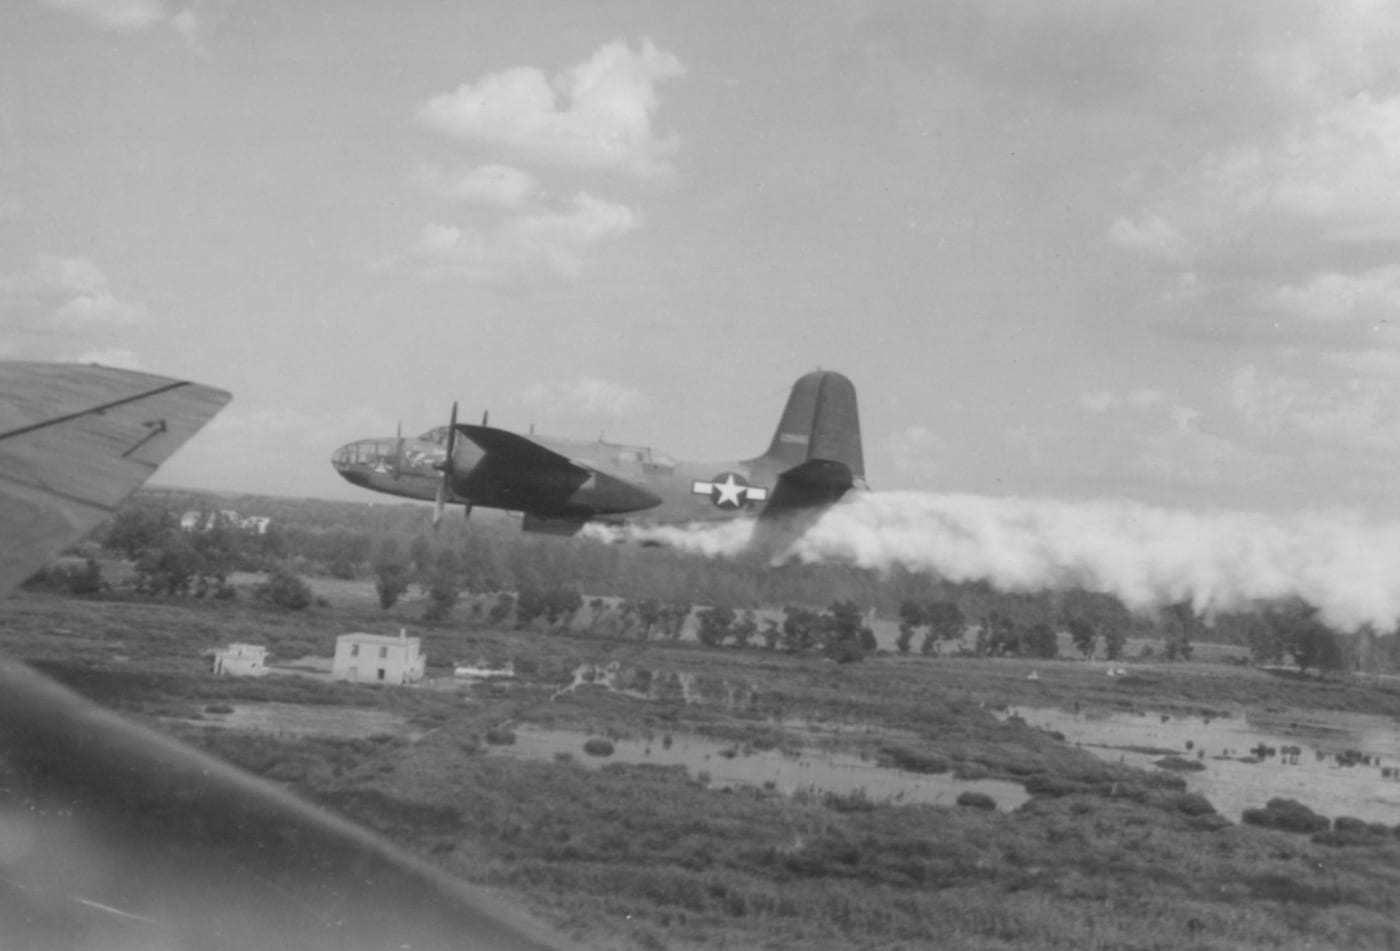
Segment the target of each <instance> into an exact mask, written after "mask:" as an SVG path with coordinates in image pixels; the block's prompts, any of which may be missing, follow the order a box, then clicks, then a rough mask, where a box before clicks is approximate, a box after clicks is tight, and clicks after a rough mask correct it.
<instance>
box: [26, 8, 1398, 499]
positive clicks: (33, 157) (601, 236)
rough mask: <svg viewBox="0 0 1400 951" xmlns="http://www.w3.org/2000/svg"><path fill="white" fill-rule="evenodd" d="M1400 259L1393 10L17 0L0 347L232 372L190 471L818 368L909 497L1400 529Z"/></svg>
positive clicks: (642, 436)
mask: <svg viewBox="0 0 1400 951" xmlns="http://www.w3.org/2000/svg"><path fill="white" fill-rule="evenodd" d="M756 11H757V12H756ZM1398 249H1400V7H1397V6H1396V5H1394V4H1389V3H1382V2H1374V3H1370V2H1336V3H1328V4H1320V3H1314V2H1306V3H1304V2H1288V0H1268V2H1263V0H1254V2H1246V0H1229V2H1211V3H1190V4H1180V3H1145V2H1132V0H1112V2H1109V0H1103V2H1088V0H1065V2H1058V3H1054V4H1046V3H1041V2H1034V0H1025V2H1006V0H1001V2H997V0H944V2H940V3H937V4H930V3H914V2H909V3H874V2H845V3H838V2H833V3H812V2H790V3H776V2H775V3H765V4H762V5H754V4H750V3H724V2H714V3H704V4H697V3H671V4H658V3H607V2H604V3H590V4H575V3H563V2H559V3H552V2H544V0H541V2H528V3H522V2H518V0H508V2H492V0H476V2H473V3H462V4H443V3H436V2H426V0H424V2H404V3H392V4H391V3H377V2H373V3H372V2H368V0H366V2H356V0H336V2H330V0H323V2H303V3H292V4H289V3H285V2H282V0H194V2H193V3H188V4H187V3H185V2H183V0H17V2H12V3H5V4H3V5H0V358H5V359H69V360H96V361H100V362H104V363H110V364H116V365H123V366H133V367H139V368H141V369H146V370H150V371H153V372H160V373H166V374H171V375H178V376H185V377H190V378H193V379H197V380H200V381H202V382H208V383H213V384H217V385H220V386H224V387H226V388H228V389H230V390H232V391H233V392H234V394H235V402H234V403H233V404H232V406H231V407H230V408H229V409H228V410H227V411H225V413H224V414H223V416H222V417H221V418H220V419H219V420H217V421H216V422H215V423H214V424H213V425H212V426H211V427H210V428H209V429H208V430H206V432H205V433H203V434H201V435H200V436H199V437H198V438H197V439H196V440H195V441H194V442H192V443H191V444H190V445H189V446H188V447H187V449H186V450H185V451H183V452H182V453H181V454H180V455H179V456H177V457H176V459H175V460H173V461H172V463H171V464H170V466H169V467H168V469H167V470H166V471H165V472H163V474H162V477H163V480H164V481H166V482H169V483H175V484H181V485H190V486H200V487H210V488H220V489H234V490H245V491H254V492H273V493H291V494H305V495H313V496H323V497H339V498H364V495H363V493H360V492H357V491H356V490H354V489H353V488H351V487H350V486H348V485H345V484H344V483H341V482H340V481H339V480H338V478H337V477H336V476H335V474H334V472H333V471H332V469H331V468H330V466H329V464H328V461H327V460H328V457H329V454H330V452H331V451H332V449H333V448H334V447H335V446H337V445H339V444H340V443H342V442H345V441H348V440H350V439H352V438H356V437H360V436H369V435H382V434H388V433H392V432H393V429H394V426H395V424H396V422H397V421H398V420H399V419H402V420H403V422H404V426H405V428H406V429H407V430H408V431H410V432H417V431H421V430H424V429H427V428H429V427H430V426H433V425H437V424H440V423H442V422H445V420H446V415H447V412H448V408H449V406H450V404H451V401H452V400H454V399H457V400H460V401H461V402H462V406H463V411H464V413H465V414H466V415H468V416H471V415H474V414H476V413H477V412H479V411H480V410H482V409H486V408H489V409H490V410H491V414H492V420H493V422H496V423H499V424H501V425H506V426H514V427H520V428H524V427H526V426H528V425H530V424H532V423H533V424H536V425H537V426H538V428H539V430H540V431H541V432H549V433H555V434H558V435H571V436H580V437H593V436H597V435H599V434H604V435H606V436H607V437H608V438H610V439H615V440H625V441H635V442H641V443H648V444H652V445H656V446H659V447H661V448H663V449H665V450H667V451H669V452H670V453H672V454H674V455H677V456H680V457H683V458H694V459H704V458H732V457H735V456H745V455H751V454H754V453H756V452H758V451H760V450H761V449H762V448H763V446H764V445H766V443H767V440H768V438H769V435H770V434H771V430H772V427H773V425H774V423H775V422H776V419H777V415H778V413H779V411H780V409H781V406H782V402H783V400H784V398H785V395H786V391H787V388H788V386H789V385H790V384H791V382H792V380H793V379H794V378H795V377H796V376H798V375H799V374H801V373H804V372H806V371H808V370H811V369H813V368H815V367H817V366H822V367H827V368H833V369H839V370H841V371H843V372H845V373H846V374H847V375H848V376H850V377H851V378H852V379H853V380H854V381H855V383H856V385H857V387H858V389H859V391H860V396H861V403H862V406H861V408H862V413H863V421H864V429H865V440H866V448H867V460H868V470H869V471H868V476H869V480H870V482H871V484H872V485H873V486H874V487H876V488H882V489H895V488H903V489H924V490H938V491H944V490H946V491H958V492H971V493H980V494H986V495H992V496H998V495H1012V494H1016V495H1029V496H1038V497H1053V498H1067V499H1089V498H1101V497H1115V498H1123V499H1130V500H1138V501H1143V502H1148V503H1153V504H1158V505H1168V506H1175V507H1180V508H1184V509H1199V508H1236V509H1238V508H1247V509H1255V510H1261V511H1265V512H1291V511H1295V510H1298V509H1313V508H1322V509H1333V508H1345V509H1349V510H1354V511H1356V512H1359V513H1362V514H1363V515H1364V516H1365V517H1367V518H1385V519H1392V518H1396V517H1400V480H1397V479H1396V477H1395V476H1394V475H1393V474H1392V473H1393V472H1394V470H1396V468H1397V463H1400V256H1397V250H1398Z"/></svg>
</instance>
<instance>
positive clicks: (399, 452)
mask: <svg viewBox="0 0 1400 951" xmlns="http://www.w3.org/2000/svg"><path fill="white" fill-rule="evenodd" d="M402 473H403V420H399V429H398V435H397V436H396V437H395V439H394V468H393V470H392V472H391V474H392V475H393V477H394V478H395V479H396V480H397V479H398V477H399V476H400V475H401V474H402Z"/></svg>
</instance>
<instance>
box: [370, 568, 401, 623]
mask: <svg viewBox="0 0 1400 951" xmlns="http://www.w3.org/2000/svg"><path fill="white" fill-rule="evenodd" d="M408 581H409V573H408V566H407V565H404V564H400V563H398V562H392V561H381V562H379V563H378V564H377V565H375V566H374V589H375V591H377V592H378V593H379V606H380V607H381V608H383V609H384V610H386V611H387V610H388V609H389V608H392V607H393V606H394V604H395V603H397V601H398V600H399V598H400V597H401V596H402V595H403V594H404V592H406V591H407V590H408Z"/></svg>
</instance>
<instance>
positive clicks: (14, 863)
mask: <svg viewBox="0 0 1400 951" xmlns="http://www.w3.org/2000/svg"><path fill="white" fill-rule="evenodd" d="M228 400H229V395H228V394H227V393H224V392H222V391H220V390H215V389H211V388H209V387H205V386H198V385H196V384H193V383H184V382H181V381H178V380H170V379H166V378H163V377H156V376H150V375H148V374H144V373H132V372H128V371H124V370H112V369H107V368H103V367H86V366H67V365H60V364H54V365H44V364H25V363H0V594H3V593H4V592H6V591H8V590H9V589H11V588H12V587H13V586H14V585H15V584H17V583H18V582H19V581H21V580H23V579H24V577H26V576H27V575H28V574H29V573H30V572H32V571H33V570H34V569H35V568H37V567H39V566H40V565H42V564H43V563H44V562H45V561H46V560H47V559H48V558H50V557H52V556H53V555H54V554H55V553H57V552H58V551H60V550H61V549H62V548H63V546H64V545H66V544H69V543H70V542H72V541H73V540H75V539H77V538H78V537H80V536H81V535H82V534H83V533H84V532H85V531H87V530H89V529H90V528H91V527H92V526H93V525H95V524H96V523H97V522H98V521H100V520H101V519H102V518H104V517H105V516H106V515H107V514H109V513H110V512H111V511H112V509H114V508H115V507H116V506H117V505H118V504H119V503H120V502H121V500H122V499H123V498H125V497H126V496H127V495H128V494H130V493H131V492H132V491H133V490H134V489H135V488H136V487H137V486H139V485H140V484H141V483H142V482H143V481H145V479H146V478H147V477H148V476H149V475H150V474H151V473H152V472H154V471H155V468H156V466H157V465H158V464H159V463H160V462H162V461H163V460H164V459H166V458H167V457H168V456H169V455H170V454H171V453H173V452H174V451H175V449H176V448H178V447H179V446H180V444H181V443H183V442H184V441H185V440H187V439H188V438H189V437H190V436H191V435H193V434H194V433H195V431H196V430H198V429H199V428H200V427H201V426H202V425H204V423H205V422H207V421H208V420H209V418H210V417H212V416H213V415H214V414H215V413H216V412H218V411H219V409H220V408H221V407H222V406H224V404H225V403H227V402H228ZM0 945H3V947H5V948H9V947H11V946H13V947H17V948H18V947H24V948H53V949H58V948H64V949H74V951H77V949H86V948H114V949H116V948H121V949H135V948H158V949H171V951H174V949H179V951H266V949H270V948H298V949H305V951H392V949H402V948H409V947H411V948H414V949H423V951H427V949H435V951H437V949H441V951H449V949H460V948H471V949H481V951H488V949H489V951H507V949H508V951H546V949H558V948H566V947H572V946H573V945H572V943H570V942H568V941H567V940H566V939H565V938H564V937H563V936H561V935H558V934H556V933H554V932H553V931H552V930H550V929H548V928H546V927H544V926H542V925H540V924H539V923H538V922H536V921H535V920H534V919H532V918H530V917H529V916H528V915H525V914H522V913H521V912H519V911H518V910H517V909H516V908H515V907H514V906H513V905H511V904H509V903H508V902H506V901H503V900H502V899H500V898H498V897H497V896H496V895H494V894H493V893H491V892H488V891H486V890H484V889H481V888H477V887H473V886H470V885H467V884H465V883H462V882H458V881H456V880H455V879H452V878H449V877H448V876H447V875H445V874H444V873H442V872H441V871H439V870H438V869H436V868H434V867H433V866H431V865H429V864H428V863H427V862H424V861H422V860H420V859H417V858H414V857H412V856H410V855H407V854H405V853H404V851H403V850H402V849H399V848H397V847H396V846H393V845H391V844H390V843H388V842H386V841H385V840H384V839H383V838H381V837H379V836H377V835H374V834H372V833H369V832H367V831H365V830H363V829H361V828H359V827H357V826H355V825H353V824H352V823H350V822H348V821H345V820H343V819H339V818H337V817H336V816H334V815H332V814H330V813H328V812H326V811H325V810H323V809H320V808H318V807H316V806H313V805H310V804H308V803H305V802H303V801H301V800H299V799H297V798H296V797H295V796H293V795H291V794H289V793H288V792H286V791H285V790H283V789H282V788H280V787H278V786H276V785H273V784H272V783H269V782H266V781H264V780H261V779H258V778H256V777H254V776H251V775H249V774H248V773H245V772H243V771H242V770H239V769H236V768H235V767H233V766H230V765H228V764H226V763H222V762H220V761H218V760H216V759H214V758H212V757H210V756H207V755H205V754H203V753H200V752H197V751H196V750H194V749H191V748H190V747H189V746H186V745H185V744H182V743H180V742H178V741H176V740H174V739H171V738H169V737H166V736H162V735H160V734H158V733H156V732H155V731H153V730H151V729H148V728H146V727H143V726H140V725H137V724H134V723H130V722H127V721H126V720H124V719H122V718H121V717H118V716H116V715H114V714H111V713H109V712H107V711H105V710H102V709H100V708H98V707H97V706H96V705H94V704H93V703H92V702H90V701H88V700H85V699H84V698H82V697H80V696H78V695H77V694H76V693H74V692H73V691H71V690H69V689H67V688H65V687H61V686H59V685H58V684H56V683H54V682H53V681H52V680H50V679H48V678H47V677H45V676H43V675H42V674H40V673H38V672H36V671H35V670H34V669H33V668H31V667H29V666H27V665H25V664H23V663H20V662H18V661H15V660H11V659H9V658H5V657H0Z"/></svg>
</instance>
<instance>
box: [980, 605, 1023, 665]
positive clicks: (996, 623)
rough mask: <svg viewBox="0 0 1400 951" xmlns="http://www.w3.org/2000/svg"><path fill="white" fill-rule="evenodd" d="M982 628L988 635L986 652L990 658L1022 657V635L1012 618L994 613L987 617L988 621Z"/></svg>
mask: <svg viewBox="0 0 1400 951" xmlns="http://www.w3.org/2000/svg"><path fill="white" fill-rule="evenodd" d="M982 628H983V630H984V631H985V632H986V635H987V639H986V650H987V654H988V655H989V656H991V657H1001V656H1003V655H1007V654H1010V655H1012V656H1018V655H1020V653H1021V633H1020V631H1019V630H1017V628H1016V622H1015V621H1013V620H1012V619H1011V618H1009V617H1007V616H1006V615H1004V614H1000V613H998V612H997V611H993V612H992V613H991V614H989V615H987V620H986V621H984V622H983V624H982Z"/></svg>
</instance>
